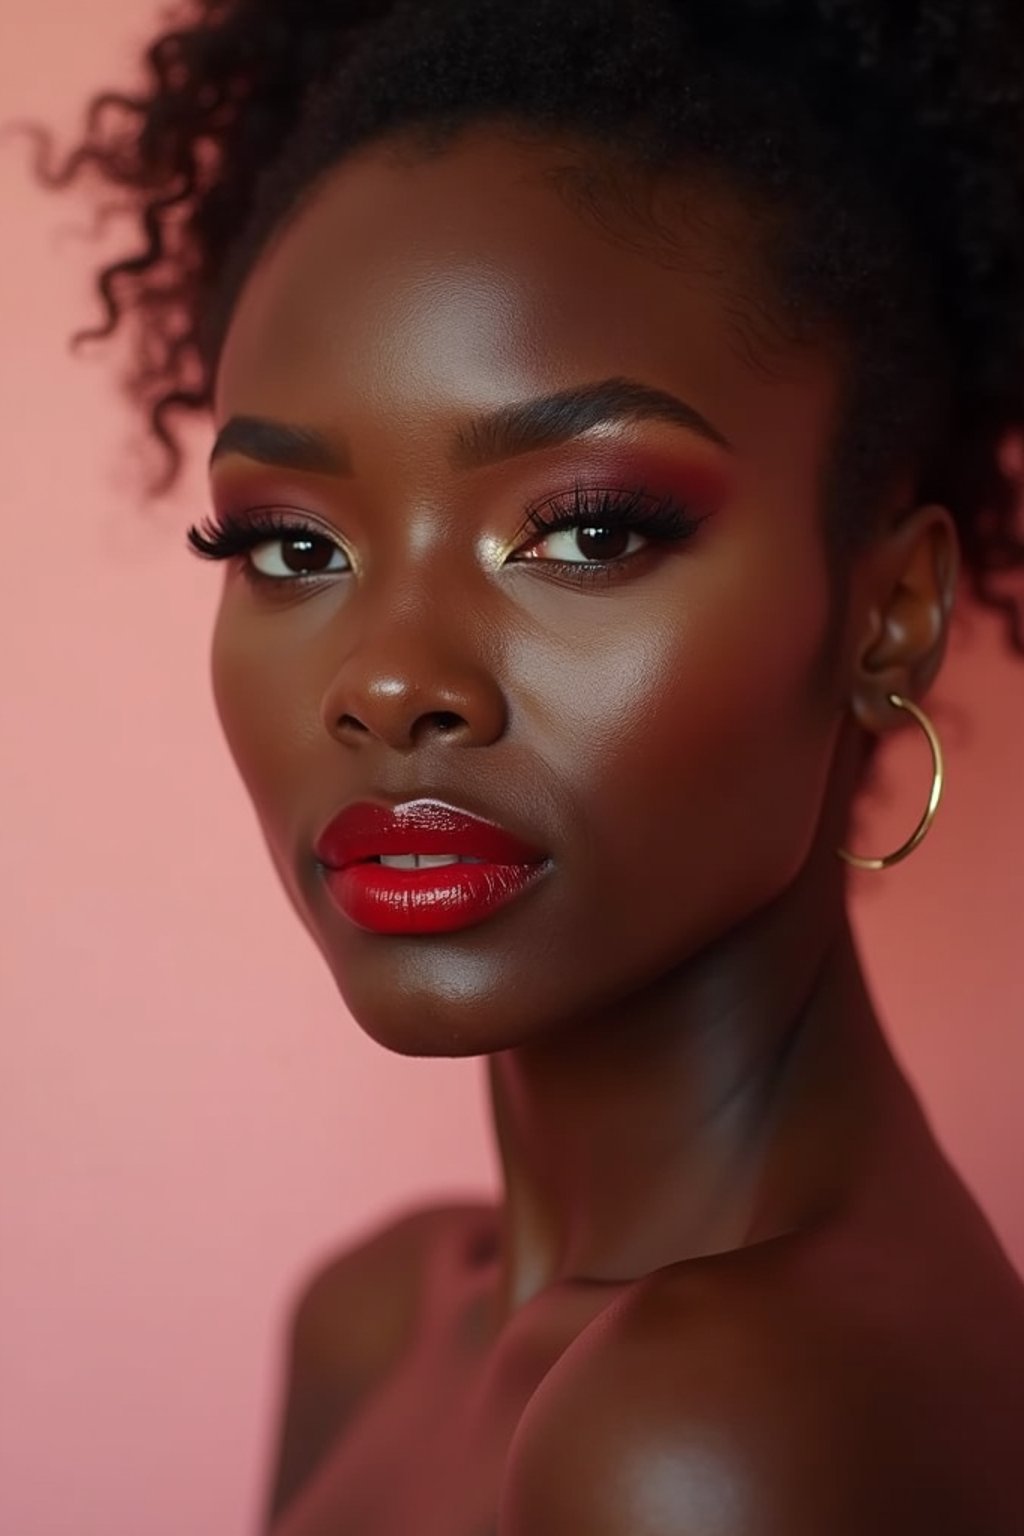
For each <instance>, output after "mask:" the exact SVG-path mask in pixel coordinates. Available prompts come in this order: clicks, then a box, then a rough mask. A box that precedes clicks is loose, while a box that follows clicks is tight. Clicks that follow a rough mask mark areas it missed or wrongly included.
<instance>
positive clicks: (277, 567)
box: [249, 527, 351, 581]
mask: <svg viewBox="0 0 1024 1536" xmlns="http://www.w3.org/2000/svg"><path fill="white" fill-rule="evenodd" d="M249 560H250V562H251V564H252V566H253V569H254V570H255V571H257V572H258V573H259V575H260V576H262V577H264V578H265V579H266V580H267V581H288V580H293V579H294V578H296V577H298V578H300V579H301V578H302V577H304V576H328V575H331V576H333V575H335V574H337V573H338V572H341V571H346V570H349V569H351V567H350V566H349V564H348V559H347V556H346V555H345V553H344V551H343V550H341V549H340V548H339V547H338V545H337V544H335V543H333V542H332V540H330V539H328V538H327V537H326V536H325V535H324V534H321V533H313V532H312V531H311V530H309V529H302V528H299V527H295V528H293V529H292V530H291V531H290V532H288V533H282V534H281V535H280V536H279V537H277V538H273V539H266V540H264V541H263V542H262V543H259V544H254V545H253V546H252V547H251V549H250V550H249ZM336 561H341V562H342V564H340V565H339V564H336V563H332V562H336Z"/></svg>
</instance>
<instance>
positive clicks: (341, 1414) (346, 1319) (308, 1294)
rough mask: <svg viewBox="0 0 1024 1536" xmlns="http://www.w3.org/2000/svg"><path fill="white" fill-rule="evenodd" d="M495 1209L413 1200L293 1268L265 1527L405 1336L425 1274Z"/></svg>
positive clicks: (477, 1236) (453, 1257)
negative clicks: (306, 1265) (308, 1265)
mask: <svg viewBox="0 0 1024 1536" xmlns="http://www.w3.org/2000/svg"><path fill="white" fill-rule="evenodd" d="M494 1219H495V1217H494V1208H493V1207H488V1206H486V1205H483V1204H469V1203H466V1204H448V1205H436V1206H426V1207H421V1208H418V1209H416V1210H412V1211H408V1212H405V1213H403V1214H402V1215H400V1216H398V1217H396V1218H393V1219H390V1220H388V1221H386V1222H383V1223H380V1224H379V1225H377V1226H375V1227H373V1228H371V1229H370V1230H368V1231H366V1232H365V1233H364V1234H363V1235H362V1236H361V1237H360V1238H358V1239H357V1240H356V1241H355V1242H352V1243H350V1244H349V1245H348V1246H346V1247H345V1248H344V1249H342V1250H341V1251H340V1252H337V1253H334V1254H330V1255H328V1256H327V1257H325V1258H324V1259H322V1260H320V1261H319V1262H318V1263H317V1264H316V1265H315V1266H314V1267H313V1268H312V1270H311V1271H310V1272H309V1273H307V1274H306V1275H304V1276H303V1277H301V1279H300V1281H299V1283H298V1285H297V1286H296V1289H295V1294H294V1298H293V1300H292V1303H291V1307H290V1309H289V1313H288V1316H287V1319H286V1355H285V1374H284V1382H283V1388H284V1390H283V1402H282V1406H281V1409H280V1413H279V1419H280V1428H279V1432H278V1444H277V1448H276V1453H275V1465H274V1470H273V1477H272V1486H271V1489H270V1493H269V1500H268V1508H267V1525H268V1528H269V1527H270V1526H272V1525H273V1524H274V1522H275V1521H276V1519H277V1518H278V1516H279V1515H280V1514H281V1512H282V1511H283V1509H284V1508H285V1506H286V1505H287V1504H288V1503H289V1502H290V1501H291V1499H292V1498H293V1497H294V1495H295V1494H296V1493H297V1492H298V1490H299V1488H300V1487H301V1486H302V1485H303V1484H304V1483H305V1482H306V1481H307V1480H308V1478H309V1476H310V1475H311V1473H312V1472H313V1470H314V1469H315V1467H316V1466H317V1465H318V1464H319V1462H320V1461H321V1459H322V1457H323V1456H324V1455H325V1453H326V1452H327V1450H328V1449H329V1448H330V1447H331V1446H332V1445H333V1444H334V1443H336V1441H337V1439H338V1437H339V1435H340V1434H341V1433H342V1431H343V1430H344V1428H345V1426H346V1424H347V1423H348V1422H349V1420H350V1419H351V1417H352V1416H353V1414H354V1413H355V1412H356V1410H357V1409H358V1408H359V1407H360V1405H361V1404H362V1403H363V1402H364V1401H365V1400H366V1398H367V1396H368V1395H369V1393H370V1392H371V1391H372V1390H373V1389H374V1387H375V1386H376V1385H377V1384H378V1383H380V1382H381V1381H382V1379H383V1378H384V1377H385V1376H386V1375H387V1373H388V1371H389V1370H390V1369H391V1367H392V1366H393V1365H394V1364H396V1363H397V1362H398V1361H399V1360H400V1359H401V1358H402V1356H403V1354H404V1352H405V1350H406V1348H407V1347H408V1345H409V1344H410V1343H411V1341H412V1338H413V1336H414V1333H415V1330H416V1328H417V1326H418V1324H419V1321H420V1315H421V1311H422V1308H423V1306H424V1303H425V1300H426V1297H427V1295H428V1292H429V1288H430V1285H431V1281H432V1279H433V1277H434V1276H435V1275H436V1274H437V1271H438V1269H439V1267H440V1268H444V1267H446V1266H451V1265H455V1264H457V1263H458V1262H460V1260H461V1258H462V1257H463V1256H464V1255H465V1254H466V1253H468V1252H470V1251H471V1249H472V1246H473V1244H474V1243H475V1242H478V1241H482V1240H485V1239H486V1237H487V1234H488V1232H489V1231H490V1230H491V1229H492V1228H493V1225H494Z"/></svg>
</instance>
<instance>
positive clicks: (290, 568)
mask: <svg viewBox="0 0 1024 1536" xmlns="http://www.w3.org/2000/svg"><path fill="white" fill-rule="evenodd" d="M188 544H189V547H190V549H191V550H192V551H193V553H194V554H197V555H200V556H201V557H202V558H203V559H205V560H232V559H238V558H241V559H242V561H243V564H242V570H243V572H244V574H245V576H246V578H247V579H248V580H249V581H251V582H256V583H264V584H266V585H268V586H270V585H275V586H283V585H294V584H300V585H301V584H303V583H305V582H307V581H317V580H318V579H319V578H320V577H321V576H334V575H345V574H346V573H347V572H349V571H351V569H352V567H351V564H350V562H349V560H348V556H347V555H346V554H345V552H344V550H343V549H342V548H341V546H340V545H339V544H338V543H337V541H336V540H335V539H333V538H331V537H330V536H329V535H328V534H326V533H324V532H322V531H321V530H320V529H318V528H316V527H314V526H313V525H312V524H310V523H306V522H303V521H301V520H299V519H297V518H293V517H288V516H285V515H284V514H283V513H281V512H279V511H276V510H273V509H262V508H257V509H255V510H251V511H247V512H241V513H238V512H225V513H223V514H221V515H220V516H218V517H213V518H207V519H205V520H204V522H203V523H202V524H201V526H200V527H198V528H190V529H189V531H188ZM339 561H341V562H342V563H341V564H339V563H338V562H339Z"/></svg>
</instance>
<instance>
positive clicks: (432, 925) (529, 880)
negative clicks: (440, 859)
mask: <svg viewBox="0 0 1024 1536" xmlns="http://www.w3.org/2000/svg"><path fill="white" fill-rule="evenodd" d="M550 863H551V861H550V859H544V860H542V861H541V862H539V863H536V864H442V865H441V866H440V868H434V869H389V868H388V866H387V865H385V864H375V863H363V864H349V865H347V866H346V868H345V869H329V870H327V872H326V883H327V889H328V890H329V891H330V893H331V895H332V896H333V898H334V900H335V901H336V902H337V904H338V906H339V907H340V908H341V910H342V912H344V914H345V916H346V917H348V918H350V919H351V921H352V922H353V923H355V924H356V925H357V926H358V927H359V928H366V929H368V930H369V931H370V932H371V933H451V932H453V931H454V930H455V929H458V928H468V927H470V926H471V925H472V924H474V923H480V922H483V920H484V918H486V917H490V915H491V913H492V912H497V911H498V910H499V909H500V908H501V907H504V906H506V905H507V904H508V902H510V901H513V900H514V899H515V898H516V897H517V896H521V895H522V894H523V892H524V891H527V890H529V889H530V887H531V886H533V885H536V884H537V881H538V880H539V879H540V878H541V877H542V876H543V874H544V872H545V871H546V870H547V869H548V868H549V867H550Z"/></svg>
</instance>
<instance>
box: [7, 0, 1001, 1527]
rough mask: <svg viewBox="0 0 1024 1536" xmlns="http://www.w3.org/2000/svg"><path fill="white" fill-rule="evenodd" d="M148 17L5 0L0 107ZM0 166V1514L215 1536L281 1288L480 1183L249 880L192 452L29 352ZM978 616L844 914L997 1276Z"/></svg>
mask: <svg viewBox="0 0 1024 1536" xmlns="http://www.w3.org/2000/svg"><path fill="white" fill-rule="evenodd" d="M148 14H149V13H148V12H147V10H146V8H144V7H140V6H139V5H138V4H137V3H132V0H89V3H83V0H34V3H33V4H32V5H31V6H26V5H12V4H10V3H9V4H7V5H6V6H4V8H3V15H2V18H0V33H2V35H0V115H2V116H3V117H4V118H7V117H9V116H15V115H18V114H20V113H23V112H34V113H38V114H45V115H46V116H47V118H48V119H50V120H51V121H56V122H58V123H61V124H64V125H66V126H68V127H70V126H71V123H72V121H73V117H72V114H73V111H74V109H75V108H76V107H77V104H78V103H79V102H80V100H81V99H82V97H83V95H84V94H85V93H86V92H87V91H89V90H90V89H92V88H94V87H95V86H97V85H106V84H108V83H110V82H112V81H115V82H116V81H118V80H121V79H123V78H125V75H124V69H125V66H129V67H130V60H131V57H132V48H133V45H134V44H135V43H137V42H138V41H140V40H142V39H143V38H145V36H146V34H147V15H148ZM128 78H130V75H129V76H128ZM0 177H2V187H0V198H2V207H3V209H4V232H5V234H4V242H3V256H2V270H3V284H2V289H0V302H2V311H3V312H2V332H0V334H2V337H3V346H2V348H0V422H2V445H3V459H2V463H3V478H4V490H5V509H4V544H3V559H2V561H0V605H2V606H0V613H2V615H3V618H2V623H3V649H2V656H3V671H4V686H3V698H4V719H3V725H2V727H0V739H2V741H3V747H2V751H0V794H2V804H3V806H4V809H5V817H4V828H3V897H2V901H3V924H2V933H3V940H2V950H0V988H2V1015H3V1026H4V1027H3V1031H2V1035H0V1050H2V1059H0V1100H2V1103H0V1168H2V1181H0V1532H2V1536H182V1533H183V1532H188V1533H195V1536H200V1533H202V1536H205V1533H210V1536H214V1533H216V1536H243V1533H248V1532H252V1531H253V1530H254V1529H255V1523H256V1519H257V1514H258V1511H259V1509H260V1507H261V1504H262V1499H263V1491H264V1480H265V1466H266V1460H267V1457H268V1454H269V1450H270V1446H271V1443H272V1436H273V1431H274V1422H275V1416H276V1407H277V1390H278V1384H279V1371H280V1366H281V1348H282V1341H283V1336H282V1330H283V1324H284V1321H285V1317H286V1309H287V1306H288V1304H289V1301H290V1298H291V1297H292V1295H293V1293H294V1291H295V1288H296V1286H297V1285H298V1283H299V1281H300V1279H301V1278H302V1276H303V1275H304V1274H305V1273H306V1272H308V1270H309V1269H310V1267H311V1265H313V1264H314V1263H315V1262H316V1261H318V1260H319V1259H320V1258H322V1257H323V1256H324V1255H325V1254H326V1253H327V1252H328V1251H329V1250H331V1249H332V1248H333V1247H335V1246H336V1245H338V1244H340V1243H342V1242H345V1241H347V1240H348V1239H349V1238H350V1237H352V1236H353V1235H354V1234H355V1233H356V1232H357V1231H358V1230H359V1229H360V1228H361V1227H362V1226H363V1225H364V1224H366V1223H368V1222H370V1221H372V1220H374V1219H376V1218H378V1217H381V1216H383V1215H384V1214H386V1213H390V1212H393V1211H395V1210H397V1209H398V1208H399V1207H401V1206H404V1205H407V1204H410V1203H414V1202H418V1201H420V1200H424V1199H429V1198H433V1197H434V1196H437V1195H438V1194H441V1195H449V1194H455V1193H459V1192H466V1193H474V1192H480V1191H486V1190H487V1189H489V1188H491V1187H493V1183H494V1178H495V1167H494V1161H493V1157H492V1152H491V1147H490V1143H489V1139H488V1131H487V1119H486V1113H485V1103H484V1097H483V1092H482V1072H481V1068H480V1065H479V1064H478V1063H474V1062H461V1063H460V1062H416V1061H404V1060H401V1059H397V1058H391V1057H389V1056H387V1055H385V1053H384V1052H383V1051H381V1050H380V1049H379V1048H378V1047H376V1046H375V1045H372V1044H371V1043H370V1042H368V1041H367V1040H366V1039H364V1037H363V1036H362V1034H361V1033H360V1032H359V1030H358V1028H357V1027H356V1026H355V1025H354V1024H353V1022H352V1020H351V1019H350V1018H349V1017H348V1016H347V1014H346V1012H345V1010H344V1008H343V1006H342V1005H341V1003H340V1001H339V999H338V998H337V995H336V993H335V991H334V988H333V984H332V983H331V981H330V980H329V978H328V976H327V973H326V968H325V967H324V965H323V963H322V961H321V959H320V957H319V955H318V954H317V953H316V951H315V950H314V948H313V946H312V944H311V943H310V941H309V940H308V939H307V937H306V935H305V934H304V933H303V932H302V931H301V930H300V929H299V927H298V925H297V923H296V921H295V918H294V916H293V914H292V912H291V909H290V908H289V907H288V905H287V903H286V900H285V898H284V896H283V895H282V894H281V893H280V892H279V890H278V888H277V885H276V882H275V877H274V875H273V872H272V870H271V867H270V863H269V859H268V858H267V856H266V855H265V853H264V850H263V847H262V843H261V841H260V838H259V834H258V831H257V828H256V823H255V819H254V818H253V816H252V813H251V811H250V809H249V806H248V803H247V802H246V800H245V798H244V793H243V791H242V789H241V786H240V784H239V783H237V782H236V779H235V776H234V770H233V768H232V767H231V765H230V763H229V761H228V757H227V752H226V749H225V748H224V746H223V744H222V742H221V739H220V736H219V733H218V727H217V723H216V720H215V717H214V713H213V707H212V702H211V698H210V690H209V683H208V676H207V646H208V637H209V631H210V627H211V623H212V618H213V610H214V605H215V601H216V596H217V587H218V582H219V577H218V576H217V575H216V573H215V572H214V571H213V570H211V569H208V568H206V567H204V566H202V565H201V564H200V562H198V561H195V560H193V559H192V558H191V557H190V556H187V555H186V554H185V552H184V546H183V534H184V529H185V526H186V523H187V522H188V521H191V520H192V519H193V518H194V517H195V516H196V515H197V513H199V512H201V511H202V510H204V502H203V487H202V482H201V479H200V477H199V476H198V475H196V476H194V478H193V480H192V483H191V484H190V486H188V487H187V488H185V490H184V491H183V494H182V495H181V496H180V497H178V499H177V500H176V502H175V503H174V504H165V505H162V506H157V507H154V508H148V507H146V506H145V505H143V502H142V498H141V496H140V494H139V490H138V477H139V474H140V466H139V464H138V463H137V461H136V459H135V458H134V457H133V453H132V446H131V445H132V441H133V438H132V433H133V430H134V421H133V420H132V418H131V417H130V416H129V414H128V412H127V410H126V408H125V407H124V405H123V404H122V403H121V402H120V400H119V399H118V398H117V396H116V395H115V394H114V392H113V389H112V386H111V383H110V367H109V359H104V358H102V357H99V356H93V357H90V358H88V359H83V360H81V361H78V362H75V361H72V360H71V359H70V358H69V357H68V356H67V354H66V350H65V338H66V336H67V335H68V333H69V332H70V331H71V330H72V329H73V327H74V326H75V325H76V324H77V323H79V322H80V321H81V320H82V318H83V316H85V315H88V314H89V313H90V312H91V311H90V307H89V298H88V281H89V272H90V269H91V267H92V265H93V263H94V261H95V255H96V253H95V252H94V251H93V250H92V249H91V248H90V247H89V245H88V244H87V242H86V240H85V238H84V233H83V232H84V230H85V228H86V226H87V223H88V216H87V212H86V207H87V205H86V204H85V203H80V204H77V205H76V204H75V202H74V201H69V200H68V199H61V200H59V201H58V200H53V199H50V198H48V197H46V196H44V195H43V194H42V193H40V192H38V191H37V190H35V189H34V188H33V186H32V185H31V183H30V182H29V180H28V178H27V176H26V173H25V169H24V153H23V151H22V148H21V145H20V144H19V143H18V142H16V141H11V140H9V139H8V140H3V141H0ZM114 243H115V245H116V243H117V241H116V236H115V238H114ZM995 635H996V629H995V625H994V623H993V621H991V620H989V619H987V618H979V619H977V620H972V622H971V624H970V626H969V628H968V627H967V626H966V625H964V626H962V628H961V631H960V632H959V633H958V636H957V641H956V646H955V649H954V654H953V656H952V657H951V661H950V664H949V665H948V667H947V670H946V672H945V673H944V675H943V679H942V684H941V686H940V688H939V689H938V690H937V691H936V693H935V694H933V696H932V701H931V708H932V711H933V714H934V718H935V720H936V723H937V725H938V726H939V729H940V731H941V732H942V735H943V739H944V741H945V743H946V745H947V748H948V755H949V787H948V794H947V799H946V801H945V802H944V804H943V807H942V810H941V812H940V817H939V820H938V822H937V824H936V828H935V830H934V832H933V833H932V835H931V837H930V838H929V839H928V841H927V842H926V843H925V844H924V846H923V847H922V849H921V850H920V851H919V852H918V853H917V854H916V855H915V857H914V858H913V859H911V860H910V861H909V862H908V863H907V864H906V865H904V866H901V867H900V868H899V869H897V870H895V871H893V872H891V873H889V874H887V875H881V876H875V877H870V876H864V877H861V878H862V880H863V882H864V884H863V887H862V894H859V895H858V897H857V902H856V908H855V915H856V920H857V924H858V928H859V931H860V933H861V936H862V939H863V944H864V948H865V954H866V958H867V961H868V964H869V969H870V974H871V980H872V983H873V986H874V989H875V993H876V996H877V998H878V1000H879V1002H880V1003H881V1005H882V1007H883V1011H884V1014H885V1016H886V1017H887V1018H888V1019H889V1021H890V1023H891V1030H892V1035H893V1039H894V1040H895V1043H896V1046H897V1048H898V1050H899V1053H900V1055H901V1056H902V1058H903V1059H904V1061H905V1062H906V1063H907V1065H908V1067H909V1069H910V1071H911V1073H912V1075H913V1077H914V1079H915V1080H916V1082H917V1083H918V1085H919V1087H920V1090H921V1092H922V1095H923V1097H924V1100H925V1102H926V1105H927V1106H928V1109H929V1111H930V1114H931V1116H932V1118H933V1121H934V1124H935V1125H936V1127H937V1129H938V1131H939V1133H940V1135H941V1137H942V1139H943V1141H944V1143H945V1145H946V1146H947V1147H948V1148H949V1150H950V1151H951V1153H952V1154H953V1155H954V1157H955V1158H956V1161H957V1162H958V1164H959V1166H960V1167H961V1168H962V1170H963V1171H964V1173H965V1175H966V1177H967V1178H968V1180H969V1182H970V1184H971V1185H972V1187H973V1188H974V1189H975V1190H976V1192H977V1194H978V1196H979V1197H980V1198H981V1200H982V1202H983V1204H984V1205H985V1207H986V1209H987V1210H988V1212H989V1213H990V1215H991V1217H992V1220H993V1221H994V1223H995V1224H996V1226H997V1228H998V1230H999V1231H1000V1233H1001V1235H1002V1237H1003V1239H1004V1241H1005V1243H1006V1245H1007V1246H1008V1248H1009V1249H1010V1251H1011V1253H1012V1254H1013V1255H1014V1257H1015V1259H1016V1261H1017V1263H1018V1264H1019V1265H1020V1266H1021V1267H1022V1268H1024V1198H1022V1196H1024V1178H1022V1164H1024V1159H1022V1156H1021V1154H1022V1149H1024V1134H1022V1131H1021V1124H1020V1111H1019V1104H1020V1101H1021V1095H1022V1091H1024V968H1022V966H1021V964H1020V944H1021V913H1022V911H1024V859H1022V846H1024V800H1022V796H1021V792H1020V786H1021V784H1022V783H1024V712H1022V710H1021V703H1020V701H1021V697H1022V684H1024V663H1021V662H1017V663H1014V662H1012V661H1010V660H1009V659H1007V658H1005V656H1004V655H1003V654H1001V653H1000V652H999V650H998V648H997V645H996V642H995ZM891 765H892V766H891V772H890V774H889V779H888V782H889V784H890V786H891V801H890V802H889V803H888V804H887V805H886V806H884V807H882V808H881V810H880V812H879V814H878V815H877V816H876V817H875V819H874V822H873V824H872V827H871V829H870V851H879V850H883V849H886V848H890V847H893V846H895V845H896V843H898V842H899V841H900V840H901V839H902V837H903V835H905V833H906V832H907V831H908V830H909V829H910V827H911V826H912V825H913V823H914V821H915V820H916V818H917V816H918V814H919V812H920V809H921V808H922V806H923V804H924V799H925V795H926V793H927V785H928V782H929V779H928V757H927V751H926V748H925V747H924V744H923V740H922V739H920V738H917V737H916V736H915V735H913V734H909V735H908V736H907V737H906V738H904V739H903V740H902V741H901V742H900V743H899V745H898V749H897V750H895V751H894V752H893V753H892V756H891ZM863 843H864V846H865V847H867V844H868V830H867V829H866V830H865V833H864V839H863Z"/></svg>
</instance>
